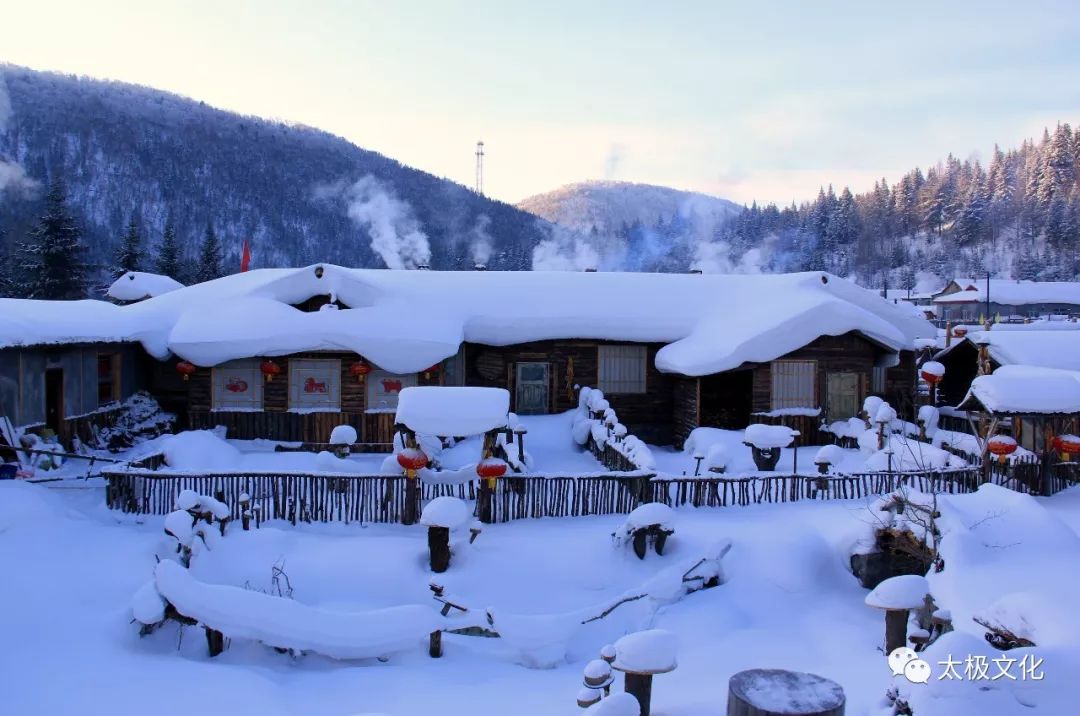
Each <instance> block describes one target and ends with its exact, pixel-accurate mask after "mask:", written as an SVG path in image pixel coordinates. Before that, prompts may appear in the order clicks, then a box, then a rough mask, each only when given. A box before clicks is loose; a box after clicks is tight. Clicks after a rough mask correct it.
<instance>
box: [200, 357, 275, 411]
mask: <svg viewBox="0 0 1080 716" xmlns="http://www.w3.org/2000/svg"><path fill="white" fill-rule="evenodd" d="M211 376H212V380H213V383H214V410H262V407H263V405H262V399H263V384H262V382H263V377H262V373H260V372H259V361H257V360H255V359H247V360H234V361H229V362H228V363H222V364H221V365H218V366H214V368H213V370H212V371H211Z"/></svg>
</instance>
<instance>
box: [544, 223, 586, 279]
mask: <svg viewBox="0 0 1080 716" xmlns="http://www.w3.org/2000/svg"><path fill="white" fill-rule="evenodd" d="M547 231H548V238H546V239H544V240H543V241H541V242H540V243H539V244H537V245H536V248H534V249H533V255H532V270H533V271H584V270H585V269H596V268H600V252H599V251H598V250H597V248H596V247H595V246H593V245H592V244H591V243H589V241H588V240H586V238H585V237H584V236H583V235H581V234H579V233H577V232H575V231H570V230H569V229H564V228H562V227H560V226H552V227H550V228H548V229H547Z"/></svg>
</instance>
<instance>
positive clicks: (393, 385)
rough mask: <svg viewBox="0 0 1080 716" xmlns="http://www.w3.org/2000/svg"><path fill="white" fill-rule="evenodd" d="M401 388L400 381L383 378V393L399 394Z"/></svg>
mask: <svg viewBox="0 0 1080 716" xmlns="http://www.w3.org/2000/svg"><path fill="white" fill-rule="evenodd" d="M401 388H402V385H401V381H400V380H389V379H386V378H383V381H382V389H383V392H384V393H400V392H401Z"/></svg>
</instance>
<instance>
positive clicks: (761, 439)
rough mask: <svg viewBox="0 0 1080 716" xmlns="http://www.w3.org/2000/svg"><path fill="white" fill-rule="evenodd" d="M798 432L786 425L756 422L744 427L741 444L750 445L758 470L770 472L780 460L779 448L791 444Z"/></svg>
mask: <svg viewBox="0 0 1080 716" xmlns="http://www.w3.org/2000/svg"><path fill="white" fill-rule="evenodd" d="M798 434H799V433H798V431H796V430H792V429H791V428H789V427H787V426H786V425H764V424H761V423H756V424H754V425H750V426H748V427H747V428H746V431H745V432H744V433H743V444H744V445H748V446H749V447H750V452H751V454H752V455H753V457H754V465H756V466H757V469H758V470H761V471H762V472H772V471H773V470H775V469H776V463H778V462H779V461H780V450H781V449H782V448H786V447H788V446H789V445H791V444H792V443H793V442H794V441H795V437H796V436H797V435H798Z"/></svg>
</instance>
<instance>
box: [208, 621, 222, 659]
mask: <svg viewBox="0 0 1080 716" xmlns="http://www.w3.org/2000/svg"><path fill="white" fill-rule="evenodd" d="M204 629H205V630H206V648H207V649H209V651H210V656H217V655H218V654H220V653H221V652H223V651H225V635H224V634H222V633H221V632H219V631H217V630H216V629H211V628H210V627H204Z"/></svg>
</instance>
